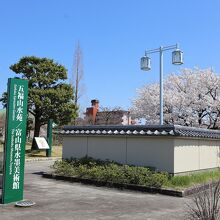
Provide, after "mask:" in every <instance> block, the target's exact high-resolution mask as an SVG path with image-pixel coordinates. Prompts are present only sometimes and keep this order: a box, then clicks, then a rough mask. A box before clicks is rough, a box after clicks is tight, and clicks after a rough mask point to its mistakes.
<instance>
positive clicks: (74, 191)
mask: <svg viewBox="0 0 220 220" xmlns="http://www.w3.org/2000/svg"><path fill="white" fill-rule="evenodd" d="M52 163H53V162H52V161H44V162H39V161H38V162H31V163H26V174H25V199H30V200H32V201H34V202H36V205H35V206H33V207H29V208H18V207H15V206H14V204H9V205H0V220H15V219H16V220H25V219H27V220H58V219H59V220H95V219H100V220H101V219H103V220H111V219H112V220H113V219H114V220H115V219H116V220H122V219H123V220H133V219H134V220H142V219H143V220H157V219H159V220H160V219H161V220H172V219H176V220H181V219H187V218H186V217H185V213H186V211H185V207H186V206H185V204H186V203H188V202H189V201H190V199H189V198H176V197H170V196H164V195H159V194H147V193H140V192H131V191H120V190H116V189H109V188H105V187H95V186H88V185H82V184H80V183H68V182H64V181H57V180H50V179H45V178H42V177H41V175H39V172H41V171H47V170H49V166H50V165H51V164H52Z"/></svg>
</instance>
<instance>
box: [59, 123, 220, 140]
mask: <svg viewBox="0 0 220 220" xmlns="http://www.w3.org/2000/svg"><path fill="white" fill-rule="evenodd" d="M60 134H61V135H74V136H81V135H86V136H88V135H89V136H90V135H118V136H120V135H128V136H179V137H196V138H212V139H220V131H217V130H211V129H203V128H194V127H185V126H180V125H163V126H160V125H150V126H149V125H128V126H122V125H114V126H111V125H106V126H101V125H91V126H65V127H64V128H63V130H62V131H61V132H60Z"/></svg>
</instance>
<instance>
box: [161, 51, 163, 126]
mask: <svg viewBox="0 0 220 220" xmlns="http://www.w3.org/2000/svg"><path fill="white" fill-rule="evenodd" d="M160 125H163V47H160Z"/></svg>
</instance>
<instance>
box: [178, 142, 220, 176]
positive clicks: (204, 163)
mask: <svg viewBox="0 0 220 220" xmlns="http://www.w3.org/2000/svg"><path fill="white" fill-rule="evenodd" d="M174 145H175V148H174V173H181V172H189V171H197V170H202V169H209V168H216V167H219V165H220V164H219V142H218V141H216V140H202V139H190V138H182V139H181V138H176V139H175V141H174Z"/></svg>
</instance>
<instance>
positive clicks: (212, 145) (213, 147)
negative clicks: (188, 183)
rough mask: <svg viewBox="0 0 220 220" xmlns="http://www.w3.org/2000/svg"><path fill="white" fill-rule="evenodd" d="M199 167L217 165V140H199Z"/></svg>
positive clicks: (213, 166)
mask: <svg viewBox="0 0 220 220" xmlns="http://www.w3.org/2000/svg"><path fill="white" fill-rule="evenodd" d="M199 154H200V163H199V165H200V167H199V168H200V169H208V168H216V167H219V166H220V164H219V143H218V142H217V141H199Z"/></svg>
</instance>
